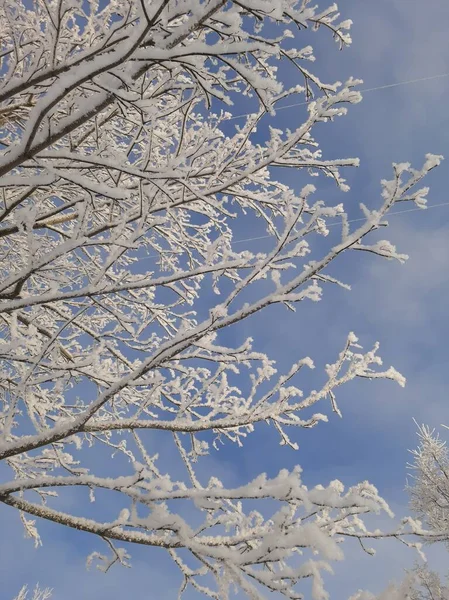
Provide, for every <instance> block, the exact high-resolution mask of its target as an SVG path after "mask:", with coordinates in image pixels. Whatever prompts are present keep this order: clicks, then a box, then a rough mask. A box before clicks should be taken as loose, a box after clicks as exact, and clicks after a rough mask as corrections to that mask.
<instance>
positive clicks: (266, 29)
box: [0, 0, 441, 600]
mask: <svg viewBox="0 0 449 600" xmlns="http://www.w3.org/2000/svg"><path fill="white" fill-rule="evenodd" d="M350 25H351V22H350V21H349V20H341V19H340V15H339V13H338V9H337V7H336V5H332V6H330V7H329V8H325V9H319V8H318V7H317V6H314V5H313V4H311V3H310V2H309V0H299V1H297V0H283V1H281V0H274V1H273V0H242V1H239V2H225V1H224V0H207V1H205V2H203V1H201V2H200V1H199V0H180V1H177V2H174V1H172V0H158V1H154V0H151V1H150V0H148V1H140V0H139V1H138V0H126V1H123V0H120V1H118V0H110V1H109V2H107V3H106V4H105V3H103V2H99V1H97V0H92V1H91V2H89V3H86V2H84V1H83V0H33V1H32V2H28V1H26V2H25V1H24V2H23V3H22V2H20V1H17V0H3V1H2V3H1V5H0V31H1V33H2V35H1V40H0V69H1V73H2V80H1V82H0V176H1V180H0V274H1V277H0V332H1V344H0V373H1V377H0V460H2V461H3V462H4V464H5V465H6V466H7V467H8V468H9V472H10V474H11V477H10V480H7V479H5V480H2V482H1V483H0V501H1V502H3V503H4V504H6V505H9V506H13V507H15V508H17V509H18V510H19V511H20V513H21V515H22V522H23V524H24V527H25V530H26V532H27V533H28V534H29V535H31V537H33V538H34V539H35V542H36V543H40V538H39V533H38V530H37V527H36V524H35V522H34V521H33V520H31V519H28V517H27V516H26V515H32V516H34V517H38V518H40V519H47V520H49V521H53V522H56V523H60V524H63V525H66V526H68V527H72V528H75V529H80V530H83V531H88V532H90V533H92V534H94V535H96V536H98V537H99V538H101V540H102V541H103V542H105V543H106V545H107V546H108V549H109V551H110V552H111V557H109V558H108V557H105V556H103V555H102V554H100V553H98V552H94V554H93V555H92V556H91V560H97V559H98V560H99V561H100V562H101V563H102V564H103V568H104V569H105V570H107V569H108V568H109V567H110V566H111V565H112V564H114V563H117V562H118V563H121V564H127V560H128V555H127V553H126V552H125V550H123V549H122V548H118V547H116V546H115V542H116V541H122V542H135V543H138V544H144V545H150V546H156V547H159V548H164V549H166V550H168V551H169V552H170V555H171V557H172V559H173V561H174V562H175V563H176V565H177V566H178V567H179V569H180V571H181V573H182V577H183V579H184V583H183V587H182V589H184V588H185V587H186V586H187V585H192V586H193V587H194V588H195V589H196V590H197V591H200V592H201V593H203V594H205V595H208V596H210V597H211V598H227V594H228V590H229V586H231V585H232V584H235V585H237V586H239V587H240V588H241V589H242V590H243V591H244V592H245V593H246V594H247V595H248V596H249V597H251V598H260V597H261V594H262V591H261V590H262V589H263V588H265V589H269V590H271V591H276V592H279V593H281V594H283V595H284V596H285V597H287V598H300V597H301V593H300V591H298V589H297V588H298V587H300V584H301V581H302V580H304V579H307V578H311V579H312V580H313V597H314V599H324V598H326V597H327V596H326V592H325V590H324V588H323V579H322V572H323V571H326V570H327V571H328V570H330V569H331V566H330V563H331V562H332V561H334V560H340V559H341V558H342V556H343V554H342V551H341V547H340V546H341V542H342V540H343V539H344V538H345V537H351V536H352V537H356V538H358V539H359V540H362V539H363V538H364V537H376V536H377V537H378V536H380V534H378V533H376V532H372V533H370V532H368V531H367V530H366V528H365V526H364V524H363V518H362V517H363V515H364V514H365V513H368V512H378V511H380V510H385V511H387V512H388V510H389V509H388V507H387V505H386V504H385V503H384V502H383V500H382V499H381V498H380V497H379V495H378V493H377V490H376V489H375V488H374V487H373V486H371V485H370V484H367V483H362V484H360V485H358V486H355V487H353V488H351V489H349V490H348V491H346V492H345V491H344V488H343V486H342V484H341V483H340V482H337V481H334V482H331V483H330V484H329V485H328V486H327V487H322V486H318V487H316V488H313V489H311V490H308V489H307V488H306V487H305V486H304V484H303V483H302V480H301V470H300V469H299V468H297V469H296V470H294V471H293V472H291V473H289V472H286V471H281V473H280V474H279V476H278V477H276V478H274V479H268V478H267V477H266V476H264V475H261V476H260V477H259V478H258V479H256V480H255V481H253V482H251V483H249V484H247V485H242V486H240V487H238V488H229V487H226V485H225V483H222V482H221V481H219V479H218V478H216V477H212V478H211V479H210V481H209V483H208V484H204V482H203V483H201V481H202V480H203V479H204V477H203V476H202V474H201V472H200V469H198V468H197V466H196V463H197V462H198V461H199V460H200V459H201V456H203V455H205V454H208V453H209V452H210V451H213V449H214V448H217V447H218V444H222V443H225V442H235V443H236V444H238V445H239V446H241V445H242V443H243V440H244V438H245V437H246V436H247V435H249V434H251V433H252V432H253V430H254V428H255V427H257V426H259V424H260V423H261V422H267V423H269V424H271V425H274V427H275V428H276V430H277V431H278V433H279V437H280V442H281V444H282V445H288V446H290V447H292V448H297V441H296V439H297V430H298V428H309V427H313V426H315V425H317V424H318V423H320V422H322V421H326V420H327V417H326V415H325V414H323V413H322V412H313V411H314V410H315V408H316V407H317V405H318V403H319V402H322V401H325V400H328V401H329V402H330V407H331V410H332V411H334V412H336V413H337V414H339V415H341V411H340V408H339V405H338V404H337V398H336V391H337V388H339V387H340V386H342V385H343V384H346V383H348V382H350V381H352V380H354V379H356V378H364V379H374V378H383V379H390V380H393V381H396V382H397V383H399V384H400V385H404V382H405V380H404V378H403V377H402V376H401V375H400V374H399V373H398V372H397V371H396V370H395V369H394V368H392V367H390V368H383V367H382V361H381V359H380V357H379V355H378V344H376V345H375V346H374V347H373V349H372V350H370V351H368V352H364V351H363V350H362V349H361V346H360V345H359V344H358V340H357V337H356V336H355V335H354V334H353V333H351V334H350V335H349V336H348V338H347V340H346V342H345V343H344V345H343V348H342V350H341V352H340V354H339V356H338V357H336V359H335V362H334V363H333V364H330V365H327V366H326V367H325V376H324V377H323V381H322V384H321V387H319V389H317V390H313V389H312V390H311V389H309V386H308V382H307V372H308V370H309V369H311V368H314V364H313V362H312V360H311V358H309V357H302V358H300V356H301V355H300V356H298V357H294V359H293V364H292V366H291V368H290V369H287V371H286V372H285V373H283V374H282V373H281V374H279V373H278V372H277V368H276V365H275V363H274V361H273V360H272V359H271V358H270V357H269V356H267V355H266V354H264V353H261V352H258V351H257V350H256V347H257V343H256V344H255V343H254V341H253V339H251V338H248V339H238V338H239V335H238V334H236V336H235V340H237V341H235V342H233V343H231V342H229V336H228V337H226V336H225V335H224V333H225V332H227V331H230V330H231V328H232V331H233V332H234V331H236V327H237V326H238V325H239V324H240V323H242V322H244V321H245V320H246V319H248V318H249V317H250V316H251V315H254V314H255V313H259V312H260V311H262V310H266V309H268V310H269V307H270V306H273V305H284V306H286V307H287V308H289V309H291V310H296V309H297V307H298V306H299V304H300V303H301V302H303V301H307V300H311V301H314V302H315V301H318V300H320V299H321V297H322V294H323V291H324V289H323V288H325V286H326V285H327V284H337V285H340V286H342V287H344V288H349V286H348V285H347V284H346V283H344V282H342V281H339V280H338V279H336V278H335V277H334V276H333V275H332V265H333V263H334V261H336V260H338V259H339V257H340V255H341V254H342V253H344V252H347V251H348V252H349V251H351V250H358V251H368V252H371V253H374V254H376V255H378V256H380V257H382V258H388V259H392V258H394V259H397V260H400V261H403V260H404V259H405V258H406V257H405V255H403V254H400V253H398V252H397V251H396V249H395V248H394V246H393V245H392V244H390V243H389V242H388V241H380V242H379V241H376V240H373V239H372V234H373V233H374V232H376V230H377V229H379V227H382V226H384V225H385V224H386V222H385V220H384V219H385V216H386V215H387V213H388V211H389V210H390V209H391V208H392V207H393V206H394V205H395V204H396V203H398V202H414V203H415V204H416V205H417V206H419V207H424V206H425V197H426V193H427V191H428V190H427V188H420V189H417V187H418V185H419V184H420V182H421V180H422V179H423V177H424V176H425V175H426V174H427V173H428V172H429V171H430V170H431V169H433V168H434V167H435V166H437V165H438V164H439V162H440V160H441V157H439V156H434V155H430V154H429V155H427V156H426V161H425V163H424V166H423V167H422V169H420V170H414V169H412V168H411V166H410V165H409V164H406V163H404V164H400V165H394V168H393V178H392V180H391V181H383V182H382V186H383V187H382V190H383V191H382V197H381V198H380V199H379V201H378V203H377V204H376V206H377V208H376V209H374V210H373V209H368V208H367V207H366V206H364V205H361V209H362V212H363V215H364V220H363V222H362V224H361V225H360V226H358V227H356V228H353V229H351V228H350V226H349V221H348V217H347V213H346V211H345V207H344V205H343V204H342V203H340V204H337V205H335V206H328V205H326V203H325V202H324V201H322V200H317V199H314V198H315V194H316V193H317V191H316V188H315V186H313V185H311V184H310V183H304V185H303V186H302V188H301V189H300V190H299V191H298V190H296V189H292V188H290V187H289V186H287V185H285V184H284V183H282V182H281V181H279V180H278V179H277V178H276V177H275V176H276V175H277V174H280V177H281V173H282V170H284V169H287V168H289V169H295V170H296V172H297V173H300V174H301V176H303V175H304V177H306V176H308V175H311V176H317V175H322V176H326V177H330V178H332V180H333V181H335V184H336V186H337V188H338V190H340V191H341V192H347V191H348V190H349V186H348V185H347V183H346V181H345V179H344V178H343V176H342V170H343V169H346V168H350V167H355V166H357V165H358V160H357V159H354V158H342V159H328V158H326V157H325V156H323V153H322V151H321V149H320V148H319V147H318V143H317V142H316V141H315V139H314V138H313V135H312V131H313V129H314V128H315V126H316V125H319V124H321V123H326V122H329V121H332V120H333V119H335V118H336V117H339V116H343V115H344V114H345V112H346V109H347V106H349V105H351V104H354V103H357V102H359V101H360V100H361V96H360V93H359V92H358V91H357V89H356V88H357V85H358V84H359V83H360V82H359V81H357V80H354V79H352V78H351V79H350V80H349V81H347V82H346V83H345V84H341V83H339V82H331V83H326V82H323V81H321V80H320V79H319V78H318V77H317V76H316V75H314V74H313V73H311V71H310V70H309V69H308V68H306V67H305V64H306V63H307V62H311V61H313V60H314V56H313V49H312V48H311V46H310V45H305V46H303V47H298V48H292V38H294V41H295V42H296V41H297V40H300V39H301V35H302V30H303V29H306V28H310V29H312V30H318V29H322V30H325V31H323V33H325V32H326V31H327V32H329V33H330V34H331V35H332V36H333V37H334V38H335V40H336V41H337V43H338V45H339V46H341V47H343V46H346V45H348V44H349V43H350V41H351V40H350V36H349V32H348V30H349V27H350ZM280 61H289V63H291V64H293V65H294V66H295V69H296V71H297V73H298V76H299V83H298V84H297V85H295V86H294V87H286V86H285V82H284V81H282V76H281V74H280V73H281V71H280V70H279V68H278V67H279V64H280ZM298 97H305V98H306V100H307V101H308V105H307V108H306V109H304V111H303V114H302V116H299V117H297V123H295V124H294V127H293V128H292V129H291V130H285V131H284V130H280V129H277V128H275V127H265V125H266V122H267V120H268V119H269V114H271V115H274V114H275V112H276V108H277V107H279V106H281V105H282V101H283V100H285V99H286V98H298ZM242 100H244V105H245V106H247V107H248V108H247V109H246V108H245V109H244V110H250V111H251V114H249V115H245V116H244V118H243V121H239V123H240V124H239V125H235V124H234V122H233V121H231V118H233V117H236V116H238V114H239V113H240V112H241V109H239V110H237V111H236V112H237V115H236V114H235V113H233V112H232V111H231V108H230V107H232V106H233V105H234V104H235V103H239V104H240V105H241V104H242ZM225 107H227V108H226V110H225ZM264 127H265V130H266V131H265V130H264ZM258 128H260V129H259V130H258ZM264 131H265V132H264ZM255 217H258V218H259V220H258V221H257V222H258V223H260V222H262V223H263V224H264V226H265V228H266V232H267V235H268V236H269V237H270V238H271V240H270V242H267V247H268V250H263V251H262V250H261V251H251V250H250V249H249V248H251V247H252V246H251V245H250V244H249V242H251V240H243V242H242V240H239V239H238V237H239V234H238V233H237V232H238V228H239V224H240V221H242V222H243V220H244V219H253V220H252V221H251V223H254V222H256V219H255ZM340 221H341V237H340V238H339V239H338V240H335V239H332V236H329V237H326V236H328V233H329V229H328V225H329V224H330V223H332V224H335V223H337V222H338V223H340ZM247 222H248V221H247ZM240 237H241V236H240ZM248 237H251V235H249V236H248ZM370 238H371V239H370ZM329 239H331V241H329ZM315 241H318V244H315ZM238 242H239V243H238ZM245 242H247V243H246V245H245ZM242 244H243V245H242ZM255 333H257V332H255ZM154 430H160V431H163V432H164V434H165V435H166V436H167V438H168V439H169V440H170V441H172V442H173V448H174V449H176V452H177V453H178V455H179V457H180V459H181V461H182V463H183V465H184V467H185V473H186V479H187V481H188V483H185V482H184V481H173V480H172V478H171V477H170V475H169V474H165V473H163V472H161V471H160V470H159V466H158V465H159V464H160V463H159V462H158V460H157V457H156V456H152V455H151V454H150V453H149V451H148V447H147V444H146V439H147V438H146V437H145V432H146V431H154ZM102 446H103V447H105V448H107V449H108V450H112V451H113V452H114V453H119V454H120V455H123V456H125V457H126V458H127V459H128V470H129V471H130V472H126V473H117V476H116V477H113V478H105V477H104V476H102V475H101V474H99V473H96V472H95V469H94V468H92V466H91V465H92V460H91V457H92V456H95V455H96V454H95V453H96V451H97V450H98V448H100V450H101V447H102ZM89 465H90V466H89ZM198 471H199V472H198ZM2 473H6V469H5V471H2ZM75 487H76V488H79V489H81V490H86V494H87V495H86V502H89V500H90V501H94V500H95V493H96V492H98V491H100V490H101V491H102V493H103V492H104V493H111V494H114V497H115V498H119V500H118V501H117V502H118V504H119V505H120V506H118V508H117V515H116V516H114V518H112V520H111V519H109V520H108V517H106V515H105V516H104V518H103V517H102V518H98V519H96V518H90V517H89V518H88V517H87V516H86V515H87V514H88V513H87V509H86V506H87V503H86V505H84V504H83V503H82V502H81V503H80V505H79V506H77V511H76V513H77V514H67V513H64V512H62V511H61V510H59V509H58V500H57V498H58V497H57V493H64V490H70V489H73V488H75ZM253 503H257V509H254V510H253V509H252V508H251V507H252V506H253ZM186 504H187V505H189V506H190V507H191V510H195V511H197V512H198V513H199V515H200V516H201V519H202V522H201V525H200V526H198V527H193V526H192V525H191V524H189V522H188V521H187V519H185V518H184V517H181V514H184V512H183V510H184V508H183V507H184V505H186ZM250 505H251V507H250ZM414 533H418V532H417V531H414ZM392 535H393V534H392ZM394 535H395V536H396V535H397V536H399V535H401V533H400V532H399V533H398V532H395V533H394ZM180 550H181V551H182V552H179V551H180ZM183 552H184V554H183ZM186 552H188V555H189V561H190V562H188V563H187V562H186V559H185V553H186ZM298 557H301V558H298ZM204 575H206V576H207V575H213V576H214V577H215V579H216V587H215V588H213V587H210V586H209V583H207V582H208V581H209V580H208V579H207V577H206V578H205V581H206V583H204V581H203V582H202V577H203V576H204ZM46 593H47V592H42V591H39V590H38V589H37V591H35V592H34V598H33V600H34V599H36V600H43V599H44V598H46V597H47V596H45V594H46ZM20 594H21V595H19V598H20V599H21V600H22V599H23V598H25V597H26V589H25V588H24V589H23V590H22V591H21V592H20Z"/></svg>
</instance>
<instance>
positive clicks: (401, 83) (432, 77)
mask: <svg viewBox="0 0 449 600" xmlns="http://www.w3.org/2000/svg"><path fill="white" fill-rule="evenodd" d="M446 77H449V73H439V74H438V75H429V76H428V77H418V78H415V79H406V80H404V81H396V82H394V83H387V84H384V85H377V86H375V87H371V88H364V89H361V90H359V91H360V92H361V93H366V92H375V91H377V90H387V89H391V88H395V87H400V86H404V85H411V84H414V83H423V82H425V81H433V80H435V79H443V78H446ZM307 104H309V102H295V103H292V104H286V105H285V106H279V107H277V108H276V112H277V111H278V110H285V109H287V108H294V107H296V106H306V105H307ZM252 114H254V113H245V114H241V115H235V116H232V117H229V118H228V119H226V120H227V121H232V120H234V119H243V118H244V117H250V116H251V115H252ZM442 206H449V202H440V203H438V204H430V205H427V206H426V208H425V209H423V208H418V207H416V208H408V209H405V210H398V211H393V212H390V213H388V216H394V215H402V214H405V213H410V212H416V211H418V210H419V211H422V210H428V209H430V208H439V207H442ZM364 220H365V219H364V217H361V218H358V219H350V220H349V221H348V223H357V222H360V221H364ZM340 224H341V222H340V221H338V222H335V223H327V224H326V226H327V227H335V226H336V225H340ZM270 237H271V236H270V235H260V236H256V237H249V238H242V239H237V240H233V243H234V244H242V243H244V242H254V241H257V240H264V239H268V238H270ZM153 258H159V255H152V256H144V257H142V258H140V259H139V260H138V261H137V262H138V263H139V262H141V261H143V260H150V259H153Z"/></svg>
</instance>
